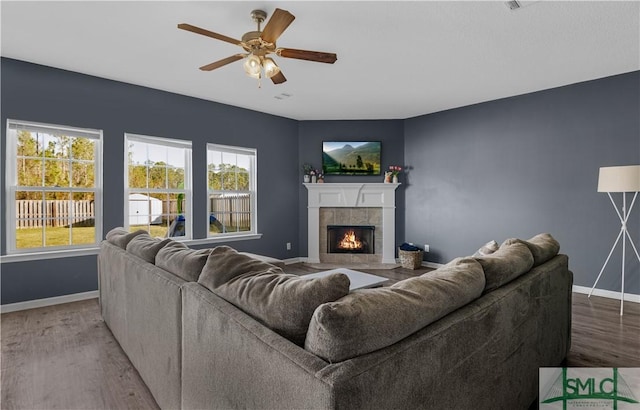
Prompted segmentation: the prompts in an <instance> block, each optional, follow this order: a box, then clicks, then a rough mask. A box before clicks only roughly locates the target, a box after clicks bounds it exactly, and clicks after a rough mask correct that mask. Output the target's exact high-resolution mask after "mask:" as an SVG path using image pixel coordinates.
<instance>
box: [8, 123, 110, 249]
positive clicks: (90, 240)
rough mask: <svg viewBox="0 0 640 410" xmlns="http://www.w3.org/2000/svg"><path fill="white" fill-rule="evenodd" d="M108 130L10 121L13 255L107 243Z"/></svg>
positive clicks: (9, 150) (9, 169) (10, 246)
mask: <svg viewBox="0 0 640 410" xmlns="http://www.w3.org/2000/svg"><path fill="white" fill-rule="evenodd" d="M101 161H102V131H98V130H90V129H80V128H72V127H66V126H58V125H48V124H37V123H31V122H22V121H14V120H8V121H7V162H6V164H7V171H6V178H7V184H6V187H7V196H6V198H7V210H8V215H7V253H23V252H39V251H51V250H58V249H59V250H67V249H73V248H86V247H89V246H95V245H97V244H98V243H99V241H100V240H101V238H102V200H101V193H102V167H101Z"/></svg>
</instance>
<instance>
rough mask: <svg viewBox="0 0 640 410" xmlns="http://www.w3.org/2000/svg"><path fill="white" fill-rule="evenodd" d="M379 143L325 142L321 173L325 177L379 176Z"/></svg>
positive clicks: (380, 146) (380, 145) (323, 144)
mask: <svg viewBox="0 0 640 410" xmlns="http://www.w3.org/2000/svg"><path fill="white" fill-rule="evenodd" d="M381 148H382V144H381V143H380V141H325V142H323V143H322V172H323V173H324V174H325V175H380V152H381Z"/></svg>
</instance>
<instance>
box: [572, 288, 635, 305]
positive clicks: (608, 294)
mask: <svg viewBox="0 0 640 410" xmlns="http://www.w3.org/2000/svg"><path fill="white" fill-rule="evenodd" d="M573 291H574V292H575V293H584V294H585V295H588V294H589V292H591V288H589V287H586V286H576V285H573ZM593 295H594V296H601V297H603V298H609V299H617V300H620V295H621V292H614V291H612V290H604V289H598V288H596V289H594V290H593ZM624 300H625V302H634V303H640V295H636V294H635V293H626V292H625V293H624Z"/></svg>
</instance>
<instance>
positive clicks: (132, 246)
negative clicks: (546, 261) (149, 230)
mask: <svg viewBox="0 0 640 410" xmlns="http://www.w3.org/2000/svg"><path fill="white" fill-rule="evenodd" d="M145 234H146V232H145ZM169 242H173V241H172V240H171V239H169V238H167V239H157V238H152V237H151V236H149V234H146V235H137V236H136V237H135V238H133V239H131V241H129V243H128V244H127V252H129V253H131V254H132V255H135V256H137V257H139V258H140V259H143V260H145V261H147V262H149V263H154V262H155V260H156V255H157V254H158V251H159V250H160V249H162V248H163V247H164V246H165V245H166V244H168V243H169Z"/></svg>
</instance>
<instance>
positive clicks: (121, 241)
mask: <svg viewBox="0 0 640 410" xmlns="http://www.w3.org/2000/svg"><path fill="white" fill-rule="evenodd" d="M142 234H148V233H147V231H144V230H142V229H140V230H137V231H135V232H129V231H127V230H126V229H124V228H122V227H118V228H113V229H112V230H110V231H109V232H107V235H106V236H105V239H106V240H107V242H109V243H111V244H113V245H116V246H118V247H120V248H122V249H127V245H128V244H129V242H130V241H131V240H132V239H133V238H135V237H136V236H138V235H142Z"/></svg>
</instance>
